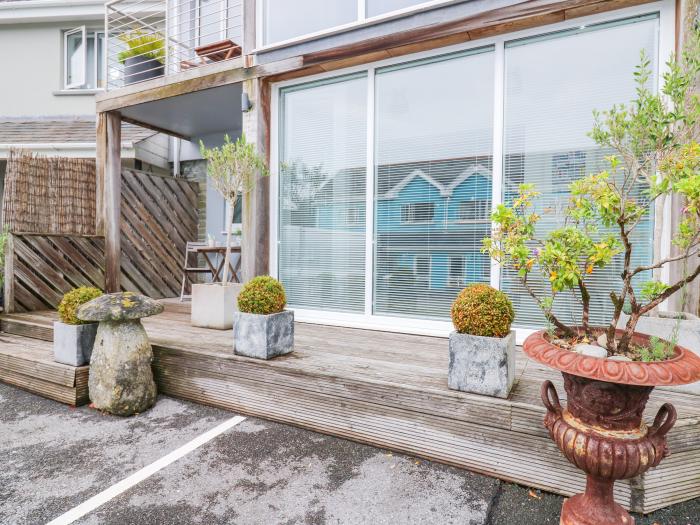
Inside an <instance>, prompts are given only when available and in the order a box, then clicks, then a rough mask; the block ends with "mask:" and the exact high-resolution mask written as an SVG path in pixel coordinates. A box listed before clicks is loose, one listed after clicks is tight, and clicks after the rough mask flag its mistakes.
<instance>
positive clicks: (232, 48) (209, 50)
mask: <svg viewBox="0 0 700 525" xmlns="http://www.w3.org/2000/svg"><path fill="white" fill-rule="evenodd" d="M194 52H195V53H196V54H197V57H198V59H199V64H198V63H196V62H193V61H191V60H183V61H181V62H180V68H181V69H190V68H193V67H197V66H199V65H202V64H210V63H212V62H221V61H222V60H229V59H231V58H235V57H237V56H240V55H241V52H242V49H241V46H239V45H238V44H236V43H235V42H234V41H233V40H228V39H227V40H220V41H219V42H214V43H212V44H207V45H205V46H199V47H195V48H194Z"/></svg>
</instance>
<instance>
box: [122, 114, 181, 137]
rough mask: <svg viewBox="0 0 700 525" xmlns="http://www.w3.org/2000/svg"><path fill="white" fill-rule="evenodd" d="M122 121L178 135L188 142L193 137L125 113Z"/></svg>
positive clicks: (172, 135) (173, 135)
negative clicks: (126, 115) (127, 115)
mask: <svg viewBox="0 0 700 525" xmlns="http://www.w3.org/2000/svg"><path fill="white" fill-rule="evenodd" d="M122 122H128V123H129V124H133V125H134V126H139V127H141V128H146V129H150V130H152V131H157V132H158V133H164V134H166V135H170V136H171V137H177V138H179V139H182V140H186V141H188V142H189V141H190V140H192V137H188V136H187V135H183V134H181V133H177V132H175V131H171V130H169V129H165V128H160V127H158V126H155V125H153V124H149V123H148V122H143V121H141V120H136V119H135V118H131V117H125V116H124V115H122Z"/></svg>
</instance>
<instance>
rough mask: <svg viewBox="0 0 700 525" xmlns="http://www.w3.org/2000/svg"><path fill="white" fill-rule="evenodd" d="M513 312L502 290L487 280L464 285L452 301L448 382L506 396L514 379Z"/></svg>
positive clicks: (455, 388) (456, 387)
mask: <svg viewBox="0 0 700 525" xmlns="http://www.w3.org/2000/svg"><path fill="white" fill-rule="evenodd" d="M514 317H515V314H514V312H513V305H512V304H511V302H510V299H508V296H506V294H504V293H503V292H500V291H498V290H495V289H494V288H491V287H490V286H489V285H487V284H472V285H470V286H467V287H466V288H465V289H464V290H462V291H461V292H460V294H459V295H458V296H457V298H456V299H455V301H454V303H453V304H452V324H454V327H455V330H456V331H454V332H452V333H451V334H450V362H449V372H448V380H447V384H448V386H449V387H450V388H451V389H453V390H461V391H463V392H471V393H474V394H484V395H488V396H495V397H502V398H506V397H508V394H509V393H510V389H511V387H512V386H513V381H514V379H515V332H514V331H511V329H510V325H511V323H512V322H513V318H514Z"/></svg>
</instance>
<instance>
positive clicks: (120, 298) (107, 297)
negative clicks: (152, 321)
mask: <svg viewBox="0 0 700 525" xmlns="http://www.w3.org/2000/svg"><path fill="white" fill-rule="evenodd" d="M162 311H163V305H162V304H161V303H159V302H158V301H156V300H154V299H151V298H150V297H146V296H145V295H139V294H137V293H134V292H119V293H110V294H104V295H101V296H100V297H97V298H96V299H93V300H92V301H89V302H87V303H85V304H84V305H82V306H81V307H80V308H79V309H78V314H77V315H78V319H81V320H83V321H133V320H134V319H141V318H142V317H148V316H150V315H156V314H159V313H161V312H162Z"/></svg>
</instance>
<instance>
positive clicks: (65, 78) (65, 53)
mask: <svg viewBox="0 0 700 525" xmlns="http://www.w3.org/2000/svg"><path fill="white" fill-rule="evenodd" d="M76 34H80V35H81V37H82V45H81V47H82V55H83V63H82V67H81V68H80V73H81V76H80V77H79V78H80V82H77V81H75V82H71V83H69V82H68V37H69V36H71V35H76ZM95 62H97V60H95ZM86 73H87V29H86V27H85V26H79V27H75V28H73V29H69V30H67V31H64V32H63V86H64V88H65V89H79V88H81V87H82V86H84V85H85V81H86V78H85V77H86Z"/></svg>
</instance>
